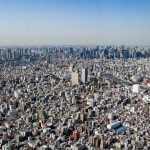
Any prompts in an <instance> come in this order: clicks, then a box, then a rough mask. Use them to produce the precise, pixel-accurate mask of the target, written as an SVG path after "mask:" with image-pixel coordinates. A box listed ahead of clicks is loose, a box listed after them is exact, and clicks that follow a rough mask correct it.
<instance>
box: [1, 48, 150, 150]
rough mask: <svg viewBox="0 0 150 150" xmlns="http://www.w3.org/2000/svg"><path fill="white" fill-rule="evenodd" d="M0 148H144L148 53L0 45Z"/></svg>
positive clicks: (149, 125) (148, 128)
mask: <svg viewBox="0 0 150 150" xmlns="http://www.w3.org/2000/svg"><path fill="white" fill-rule="evenodd" d="M0 149H2V150H104V149H106V150H121V149H123V150H149V149H150V48H148V47H146V48H141V47H126V46H123V45H122V46H117V47H115V46H34V47H2V48H0Z"/></svg>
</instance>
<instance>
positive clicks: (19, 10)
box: [0, 0, 150, 45]
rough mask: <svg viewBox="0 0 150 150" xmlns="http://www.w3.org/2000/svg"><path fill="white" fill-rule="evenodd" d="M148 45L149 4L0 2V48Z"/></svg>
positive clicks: (135, 0) (133, 0) (126, 0)
mask: <svg viewBox="0 0 150 150" xmlns="http://www.w3.org/2000/svg"><path fill="white" fill-rule="evenodd" d="M26 44H27V45H33V44H38V45H40V44H89V45H90V44H93V45H94V44H96V45H97V44H99V45H101V44H127V45H150V0H0V45H26Z"/></svg>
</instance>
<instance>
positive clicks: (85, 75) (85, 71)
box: [82, 67, 88, 83]
mask: <svg viewBox="0 0 150 150" xmlns="http://www.w3.org/2000/svg"><path fill="white" fill-rule="evenodd" d="M82 82H83V83H87V82H88V67H85V68H82Z"/></svg>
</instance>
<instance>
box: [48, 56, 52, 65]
mask: <svg viewBox="0 0 150 150" xmlns="http://www.w3.org/2000/svg"><path fill="white" fill-rule="evenodd" d="M47 63H48V64H50V63H52V57H51V55H48V56H47Z"/></svg>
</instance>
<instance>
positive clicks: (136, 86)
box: [132, 84, 141, 93]
mask: <svg viewBox="0 0 150 150" xmlns="http://www.w3.org/2000/svg"><path fill="white" fill-rule="evenodd" d="M140 91H141V89H140V86H139V84H134V85H133V86H132V92H133V93H139V92H140Z"/></svg>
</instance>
